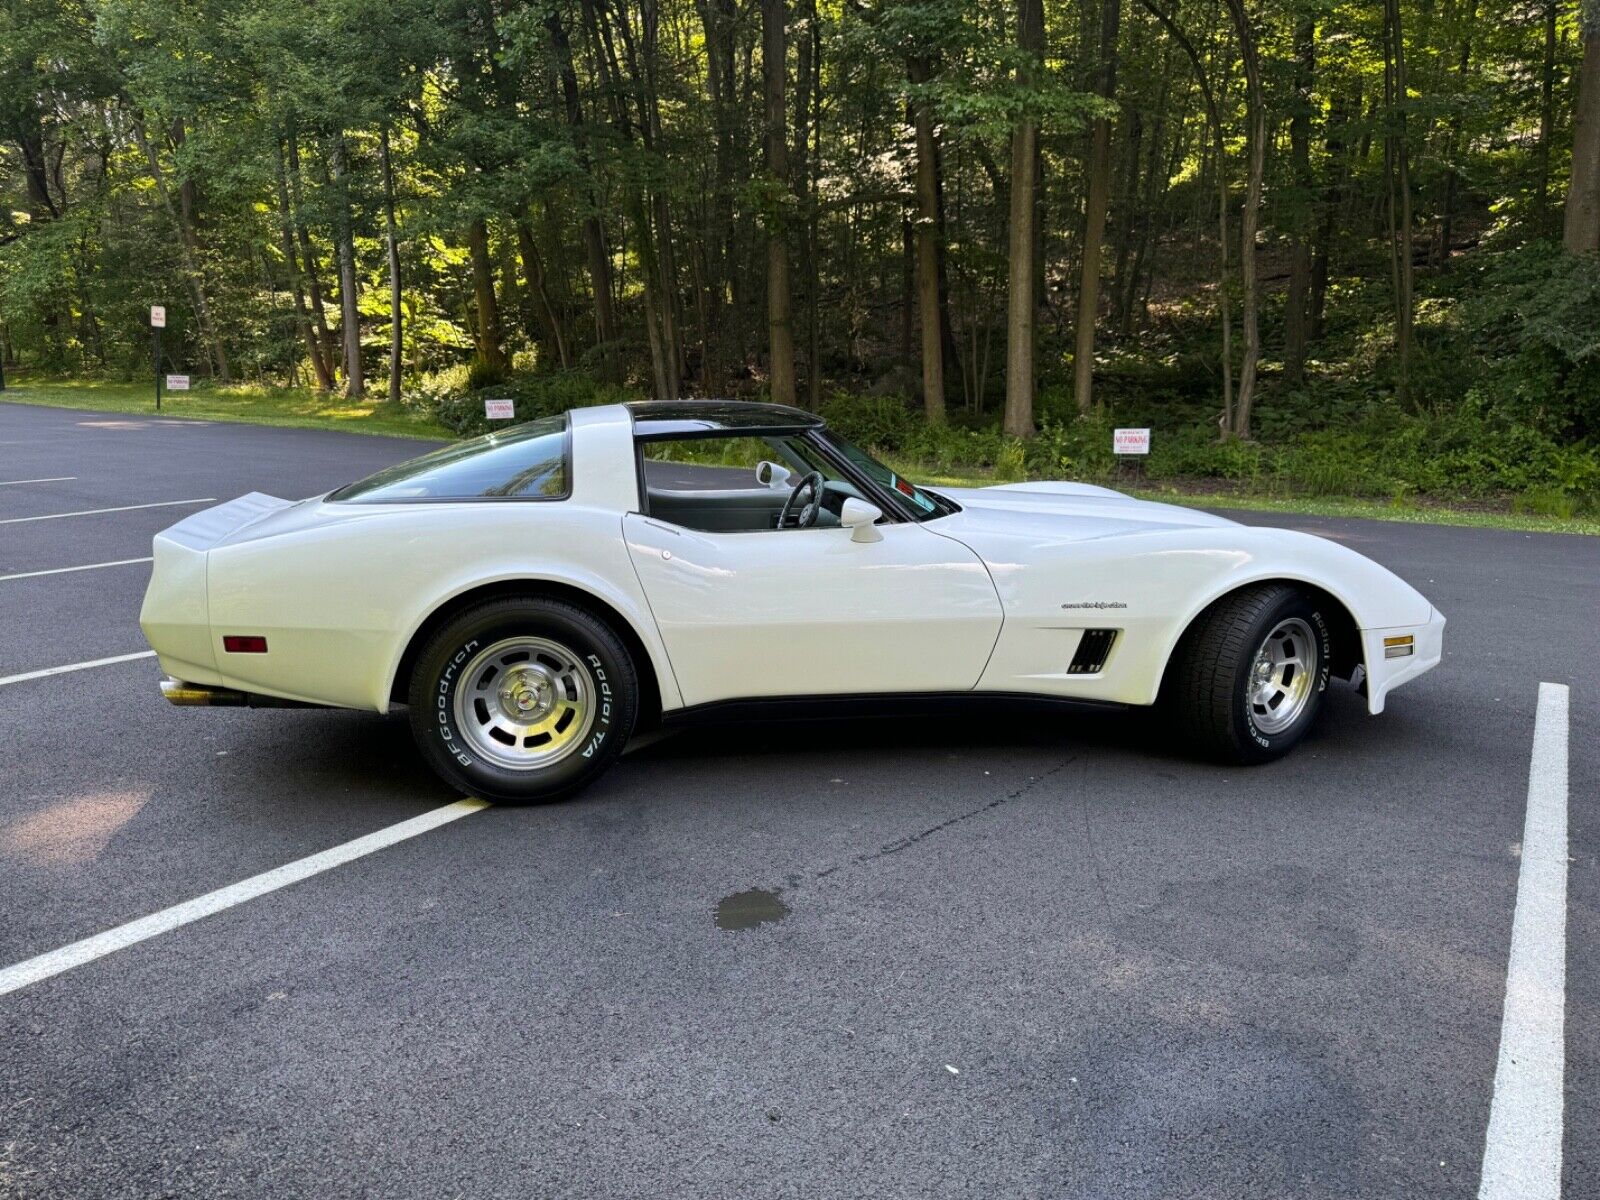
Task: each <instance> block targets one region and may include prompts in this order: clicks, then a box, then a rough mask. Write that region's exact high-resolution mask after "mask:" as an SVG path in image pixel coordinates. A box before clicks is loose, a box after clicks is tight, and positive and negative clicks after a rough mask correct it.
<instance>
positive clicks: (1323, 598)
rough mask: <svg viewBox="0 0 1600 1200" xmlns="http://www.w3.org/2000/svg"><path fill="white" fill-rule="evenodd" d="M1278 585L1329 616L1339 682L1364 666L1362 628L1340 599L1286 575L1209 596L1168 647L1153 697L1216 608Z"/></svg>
mask: <svg viewBox="0 0 1600 1200" xmlns="http://www.w3.org/2000/svg"><path fill="white" fill-rule="evenodd" d="M1274 584H1279V585H1282V586H1284V587H1291V588H1294V589H1295V590H1296V591H1299V592H1303V593H1305V594H1306V595H1307V596H1308V597H1310V598H1311V600H1312V601H1313V602H1314V603H1316V604H1317V605H1318V606H1319V607H1322V608H1324V609H1325V610H1326V612H1327V614H1328V638H1329V641H1330V642H1331V646H1330V654H1331V658H1332V662H1331V663H1330V668H1331V671H1332V673H1333V674H1334V675H1336V676H1337V677H1339V678H1340V679H1349V678H1351V677H1352V676H1353V675H1354V673H1355V669H1356V667H1358V666H1364V665H1365V659H1364V658H1363V654H1362V645H1361V625H1360V623H1359V622H1358V621H1357V620H1356V618H1355V614H1354V613H1353V612H1352V611H1351V609H1350V606H1349V605H1348V604H1347V603H1346V602H1345V601H1344V600H1343V599H1341V598H1340V597H1339V596H1337V595H1335V594H1334V593H1333V592H1331V591H1329V590H1328V589H1327V588H1325V587H1322V586H1320V585H1319V584H1316V583H1312V582H1311V581H1310V580H1307V579H1297V578H1294V577H1292V576H1288V575H1275V576H1267V577H1265V578H1262V579H1252V580H1249V581H1248V582H1245V583H1236V584H1233V585H1232V586H1230V587H1228V588H1226V589H1224V590H1223V591H1221V592H1218V593H1217V594H1216V595H1214V596H1212V597H1211V598H1210V599H1209V600H1207V601H1206V602H1205V603H1204V604H1202V605H1200V607H1199V608H1197V609H1195V611H1194V612H1192V613H1190V614H1189V618H1188V620H1186V621H1185V622H1184V623H1183V627H1182V629H1181V630H1180V632H1179V633H1178V636H1177V637H1175V638H1174V639H1173V641H1172V644H1171V645H1170V646H1168V647H1167V652H1166V655H1165V656H1164V658H1163V659H1162V662H1161V674H1160V676H1159V678H1158V679H1157V682H1156V696H1157V697H1159V696H1160V695H1161V694H1162V692H1163V690H1164V689H1165V687H1166V684H1167V678H1168V672H1169V671H1170V670H1171V668H1172V662H1173V660H1174V659H1175V658H1176V657H1177V656H1178V651H1179V649H1180V648H1181V647H1182V646H1183V644H1184V642H1185V641H1187V640H1188V638H1189V637H1190V636H1191V635H1192V634H1193V633H1194V631H1195V629H1196V628H1197V627H1198V626H1199V625H1200V623H1201V620H1202V618H1204V617H1205V615H1206V614H1207V613H1209V612H1210V611H1211V610H1212V609H1214V608H1216V607H1217V605H1219V604H1222V603H1224V602H1225V601H1227V600H1229V599H1231V598H1232V597H1234V596H1237V595H1238V594H1239V593H1240V592H1246V591H1250V590H1252V589H1254V588H1261V587H1271V586H1272V585H1274Z"/></svg>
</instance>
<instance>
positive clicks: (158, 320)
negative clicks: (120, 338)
mask: <svg viewBox="0 0 1600 1200" xmlns="http://www.w3.org/2000/svg"><path fill="white" fill-rule="evenodd" d="M166 327H167V310H166V308H165V306H163V305H160V304H152V305H151V306H150V337H151V349H152V352H153V354H154V356H155V370H156V411H157V412H160V411H161V331H162V330H163V329H165V328H166Z"/></svg>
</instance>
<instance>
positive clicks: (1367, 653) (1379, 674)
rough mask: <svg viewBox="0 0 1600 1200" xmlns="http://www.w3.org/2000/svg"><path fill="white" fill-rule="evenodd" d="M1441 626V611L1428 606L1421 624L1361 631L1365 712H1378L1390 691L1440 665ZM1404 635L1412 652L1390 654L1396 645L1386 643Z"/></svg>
mask: <svg viewBox="0 0 1600 1200" xmlns="http://www.w3.org/2000/svg"><path fill="white" fill-rule="evenodd" d="M1444 625H1445V620H1444V614H1443V613H1441V612H1440V611H1439V610H1438V609H1436V608H1430V609H1429V617H1428V620H1427V621H1426V622H1424V623H1423V624H1421V625H1400V626H1395V627H1394V628H1392V629H1363V630H1362V631H1361V648H1362V652H1363V658H1364V660H1365V662H1366V668H1367V711H1368V712H1370V713H1374V714H1376V713H1381V712H1382V711H1383V704H1384V701H1385V699H1387V697H1388V695H1389V693H1390V692H1392V691H1393V690H1394V689H1395V688H1397V687H1399V686H1400V685H1401V684H1402V683H1409V682H1410V681H1411V680H1413V679H1415V678H1416V677H1417V676H1418V675H1421V674H1423V673H1425V672H1427V671H1431V670H1433V668H1434V667H1437V666H1438V665H1439V660H1440V659H1441V658H1443V657H1444ZM1406 637H1409V638H1411V643H1410V646H1411V653H1409V654H1401V655H1398V656H1397V657H1389V656H1388V655H1389V654H1390V652H1391V650H1393V649H1396V648H1394V647H1390V646H1387V645H1385V643H1386V642H1387V641H1389V640H1391V639H1397V638H1406Z"/></svg>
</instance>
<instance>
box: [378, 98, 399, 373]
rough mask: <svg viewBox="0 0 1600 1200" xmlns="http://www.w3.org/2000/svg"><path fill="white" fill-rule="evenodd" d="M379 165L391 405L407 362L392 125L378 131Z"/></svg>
mask: <svg viewBox="0 0 1600 1200" xmlns="http://www.w3.org/2000/svg"><path fill="white" fill-rule="evenodd" d="M378 162H379V165H380V166H381V167H382V168H383V236H384V245H385V249H387V250H388V254H389V403H390V404H399V403H400V367H401V364H402V363H403V362H404V360H405V317H404V315H403V313H404V308H403V307H402V300H403V297H402V295H401V286H400V237H399V232H398V229H397V227H396V222H395V216H394V166H393V164H392V163H391V162H390V160H389V126H388V125H384V126H383V127H382V128H380V129H379V130H378Z"/></svg>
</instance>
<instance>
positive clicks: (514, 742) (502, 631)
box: [408, 596, 639, 803]
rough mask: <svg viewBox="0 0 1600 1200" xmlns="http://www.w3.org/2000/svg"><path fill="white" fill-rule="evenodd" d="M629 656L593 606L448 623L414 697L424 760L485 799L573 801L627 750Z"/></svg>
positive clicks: (631, 702)
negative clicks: (576, 793)
mask: <svg viewBox="0 0 1600 1200" xmlns="http://www.w3.org/2000/svg"><path fill="white" fill-rule="evenodd" d="M638 697H639V686H638V674H637V671H636V669H635V667H634V664H633V662H632V660H631V659H630V658H629V655H628V652H627V649H626V647H624V646H623V644H622V641H621V640H620V639H619V638H618V637H617V635H616V634H615V633H614V632H613V631H612V629H611V628H610V626H608V625H607V624H606V623H605V622H604V621H603V620H601V619H600V618H599V617H597V616H596V615H595V614H594V613H592V612H590V611H588V610H587V609H584V608H581V607H579V606H577V605H574V604H569V603H567V602H565V601H562V600H553V599H549V598H545V597H539V596H525V597H511V598H506V599H499V600H489V601H485V602H484V603H482V604H477V605H473V606H471V607H469V608H466V609H464V610H462V611H461V612H459V613H457V614H455V615H454V616H453V617H451V618H450V619H449V620H447V621H446V622H445V623H444V624H443V625H442V626H441V627H440V628H439V629H438V630H437V631H436V632H435V633H434V634H433V636H432V637H430V638H429V639H428V641H427V644H426V645H424V646H423V648H422V650H421V652H420V653H419V654H418V655H417V659H416V666H415V668H414V669H413V671H412V675H411V681H410V688H409V693H408V699H409V701H410V704H411V731H412V733H413V735H414V736H415V737H416V739H417V745H418V747H419V748H420V749H421V751H422V756H423V757H424V758H425V759H426V760H427V761H428V764H429V765H430V766H431V767H433V769H434V770H435V771H437V772H438V773H439V774H440V775H441V776H442V777H443V778H444V779H445V780H446V781H448V782H449V783H451V784H452V785H454V786H456V787H459V788H461V789H462V790H463V791H466V792H468V793H470V794H472V795H474V796H479V797H482V798H483V799H485V800H496V801H501V802H511V803H537V802H542V801H549V800H557V799H560V798H561V797H563V796H568V795H571V794H572V793H573V792H575V791H577V790H578V789H579V788H581V787H583V786H585V785H586V784H588V783H590V782H592V781H593V780H594V779H595V778H596V777H597V776H598V775H600V773H601V772H603V771H604V770H605V769H606V768H607V767H609V766H610V765H611V763H612V762H613V761H614V760H615V759H616V757H617V756H618V755H619V754H621V753H622V749H623V746H624V744H625V743H626V742H627V740H628V735H629V734H630V733H631V732H632V730H633V722H634V718H635V716H636V715H637V712H638V706H639V700H638Z"/></svg>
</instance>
